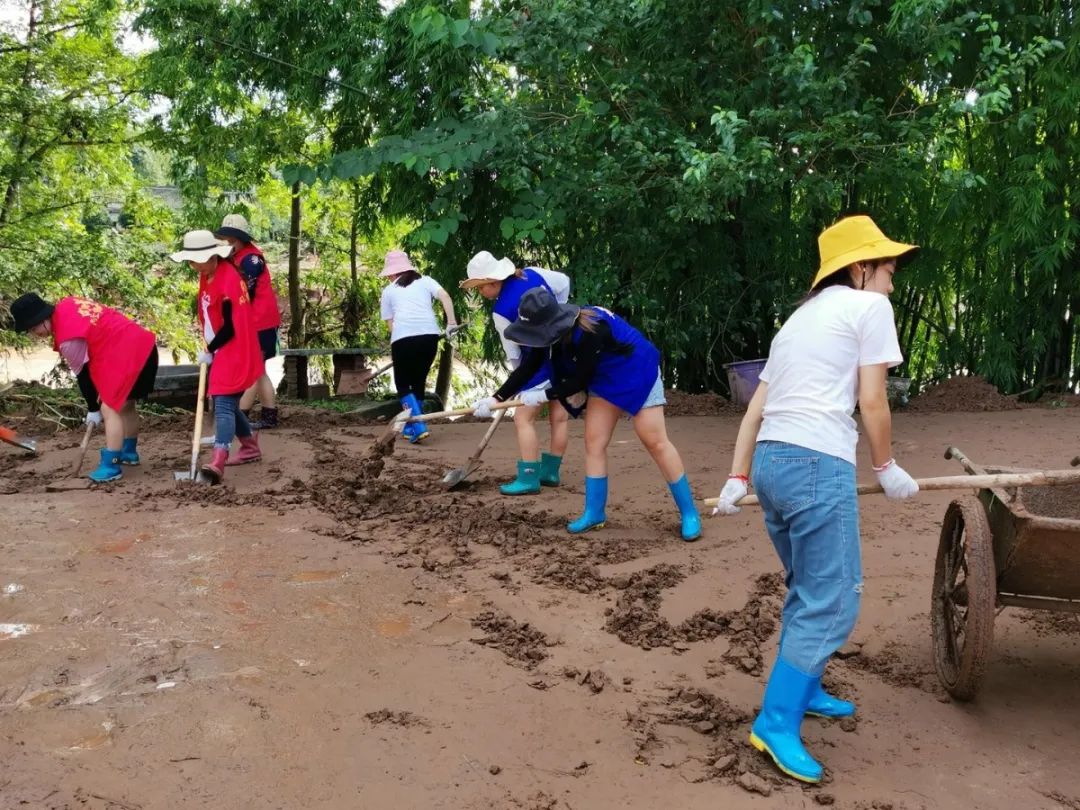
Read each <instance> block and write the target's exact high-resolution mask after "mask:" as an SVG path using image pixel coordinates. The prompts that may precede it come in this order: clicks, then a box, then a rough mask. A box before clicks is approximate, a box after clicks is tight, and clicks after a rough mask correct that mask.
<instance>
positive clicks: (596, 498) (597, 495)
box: [566, 475, 608, 534]
mask: <svg viewBox="0 0 1080 810" xmlns="http://www.w3.org/2000/svg"><path fill="white" fill-rule="evenodd" d="M607 489H608V487H607V476H606V475H605V476H604V477H603V478H589V477H588V476H586V477H585V514H583V515H582V516H581V517H579V518H578V519H577V520H575V521H574V522H573V523H568V524H567V525H566V530H567V531H568V532H570V534H581V533H582V532H587V531H589V529H601V528H603V526H604V523H605V522H606V521H607V514H606V513H605V512H604V509H605V507H606V506H607Z"/></svg>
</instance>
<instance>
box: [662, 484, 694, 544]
mask: <svg viewBox="0 0 1080 810" xmlns="http://www.w3.org/2000/svg"><path fill="white" fill-rule="evenodd" d="M668 487H669V488H670V489H671V497H673V498H674V499H675V505H676V506H677V507H679V514H680V515H682V539H683V540H685V541H686V542H687V543H689V542H691V541H693V540H697V539H698V538H699V537H701V515H700V514H698V510H697V507H696V506H694V493H692V492H691V491H690V482H689V481H687V480H686V475H683V477H682V478H680V479H679V480H678V481H676V482H675V483H673V484H668Z"/></svg>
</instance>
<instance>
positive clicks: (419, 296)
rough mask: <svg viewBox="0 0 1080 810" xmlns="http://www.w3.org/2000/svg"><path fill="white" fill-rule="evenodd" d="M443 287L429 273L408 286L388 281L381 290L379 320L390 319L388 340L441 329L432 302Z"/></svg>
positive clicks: (437, 332)
mask: <svg viewBox="0 0 1080 810" xmlns="http://www.w3.org/2000/svg"><path fill="white" fill-rule="evenodd" d="M442 291H443V288H442V287H440V286H439V282H437V281H436V280H435V279H433V278H431V277H430V276H420V278H418V279H416V281H414V282H413V283H412V284H410V285H409V286H408V287H402V286H401V285H400V284H387V285H386V287H384V288H383V291H382V304H381V307H380V309H381V311H382V319H383V320H384V321H389V320H391V319H393V321H394V328H393V329H392V330H391V331H390V342H391V343H393V342H394V341H396V340H401V339H402V338H407V337H414V336H416V335H438V334H440V333H441V332H442V329H440V328H439V322H438V321H436V320H435V310H433V309H432V308H431V302H432V301H433V300H434V299H435V296H437V295H438V294H439V293H441V292H442Z"/></svg>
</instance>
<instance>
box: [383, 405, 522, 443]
mask: <svg viewBox="0 0 1080 810" xmlns="http://www.w3.org/2000/svg"><path fill="white" fill-rule="evenodd" d="M520 406H521V400H517V399H512V400H510V401H509V402H500V403H499V404H498V405H492V406H491V410H492V411H505V410H506V409H507V408H518V407H520ZM473 410H474V409H473V408H458V409H457V410H455V411H436V412H435V413H425V414H421V415H420V416H412V415H411V414H412V411H409V410H404V411H402V412H401V413H399V414H398V415H397V416H395V417H394V419H393V421H391V422H390V424H389V425H387V427H386V430H384V431H383V432H382V434H381V435H380V436H379V438H378V439H376V440H375V446H376V447H385V446H386V445H387V444H391V443H392V442H393V441H394V439H396V438H397V437H398V434H399V433H401V431H402V430H404V429H405V423H406V422H433V421H435V420H436V419H447V418H449V417H451V416H468V415H469V414H471V413H472V412H473Z"/></svg>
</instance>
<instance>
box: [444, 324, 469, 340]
mask: <svg viewBox="0 0 1080 810" xmlns="http://www.w3.org/2000/svg"><path fill="white" fill-rule="evenodd" d="M464 328H465V326H464V325H463V324H460V323H451V324H447V326H446V339H447V340H449V339H450V338H452V337H453V336H454V335H456V334H457V333H458V332H460V331H461V330H462V329H464Z"/></svg>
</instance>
